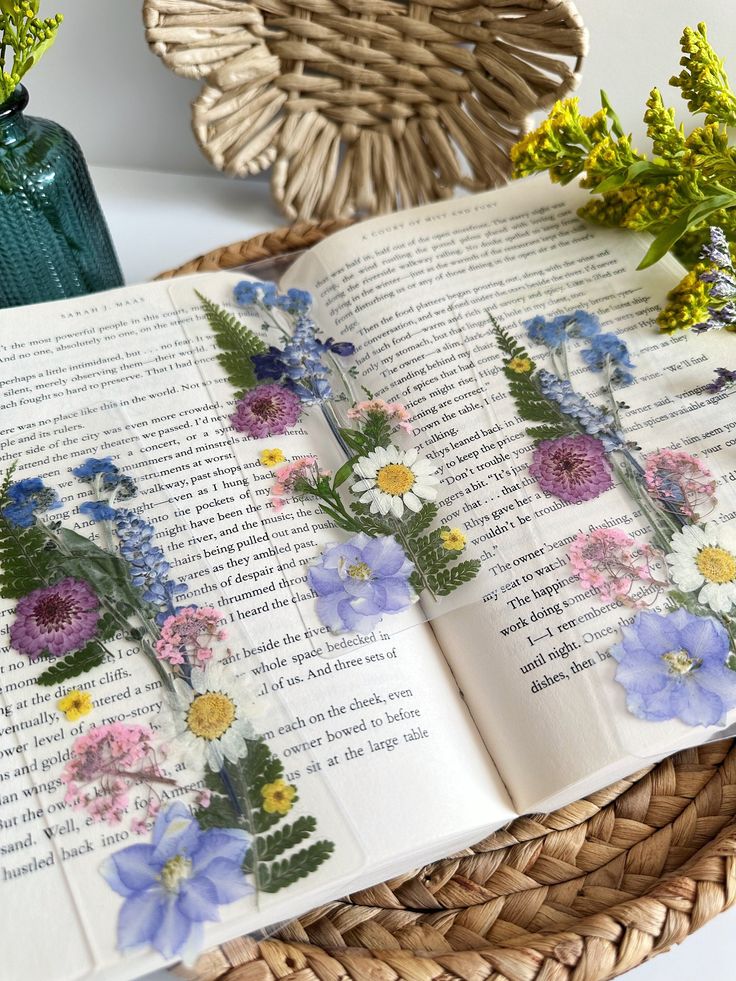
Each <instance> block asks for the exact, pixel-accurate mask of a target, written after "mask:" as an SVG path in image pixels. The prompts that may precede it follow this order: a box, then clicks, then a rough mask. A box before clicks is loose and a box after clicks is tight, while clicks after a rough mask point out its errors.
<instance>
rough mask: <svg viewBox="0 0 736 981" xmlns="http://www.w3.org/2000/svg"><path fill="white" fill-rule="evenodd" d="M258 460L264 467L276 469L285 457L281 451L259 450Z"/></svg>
mask: <svg viewBox="0 0 736 981" xmlns="http://www.w3.org/2000/svg"><path fill="white" fill-rule="evenodd" d="M258 459H259V460H260V462H261V463H262V464H263V466H264V467H276V466H278V465H279V463H283V462H284V461H285V460H286V457H285V456H284V454H283V451H282V450H279V449H273V450H261V452H260V454H259V456H258Z"/></svg>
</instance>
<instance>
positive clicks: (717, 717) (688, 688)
mask: <svg viewBox="0 0 736 981" xmlns="http://www.w3.org/2000/svg"><path fill="white" fill-rule="evenodd" d="M672 709H673V711H674V714H675V715H676V716H677V718H678V719H681V720H682V721H683V722H684V723H686V724H687V725H689V726H714V725H715V724H716V723H717V722H720V721H721V719H722V718H723V716H724V714H725V712H724V706H723V701H722V700H721V698H720V696H718V695H717V694H716V693H715V692H712V691H706V689H705V688H702V687H701V686H700V685H699V684H697V682H694V683H692V684H689V685H688V684H681V685H677V686H676V687H675V689H674V690H673V692H672Z"/></svg>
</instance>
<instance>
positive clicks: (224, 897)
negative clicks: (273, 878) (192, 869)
mask: <svg viewBox="0 0 736 981" xmlns="http://www.w3.org/2000/svg"><path fill="white" fill-rule="evenodd" d="M202 875H205V876H207V878H208V879H209V880H210V881H211V882H212V884H213V885H214V887H215V890H216V892H217V902H218V903H234V902H235V901H236V900H238V899H243V897H244V896H249V895H251V894H252V893H254V892H255V888H254V886H253V883H252V882H250V881H249V880H248V879H247V878H246V877H245V875H244V874H243V870H242V868H241V865H240V863H239V864H237V865H236V864H235V863H234V862H228V861H226V860H225V859H223V858H216V859H215V860H214V861H212V862H210V864H209V865H208V866H207V867H206V868H205V869H203V870H202Z"/></svg>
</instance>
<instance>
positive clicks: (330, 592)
mask: <svg viewBox="0 0 736 981" xmlns="http://www.w3.org/2000/svg"><path fill="white" fill-rule="evenodd" d="M413 571H414V565H413V563H412V562H410V561H409V560H408V559H407V557H406V555H405V554H404V550H403V549H402V547H401V545H399V543H398V542H397V541H396V539H395V538H394V537H393V536H391V535H383V536H381V537H380V538H369V537H368V535H365V534H363V533H362V532H361V533H360V534H358V535H354V536H353V537H352V538H351V539H350V540H349V541H347V542H345V544H344V545H333V546H332V548H328V549H326V550H325V552H324V553H323V555H322V557H321V559H320V561H319V564H315V565H312V566H310V568H309V571H308V573H307V579H308V580H309V585H310V586H311V587H312V589H313V590H314V591H315V593H316V594H317V597H318V598H317V615H318V616H319V618H320V620H321V621H322V623H324V624H325V626H327V627H329V628H330V630H331V631H332V633H333V634H341V633H345V632H346V631H350V630H354V631H356V632H357V633H360V634H368V633H370V632H371V630H373V628H374V627H375V626H376V624H377V623H379V622H380V620H381V618H382V617H383V614H384V613H402V612H403V611H404V610H406V609H408V608H409V606H411V604H412V603H413V602H414V600H415V598H416V597H415V595H414V592H413V590H412V588H411V586H410V584H409V577H410V576H411V574H412V572H413Z"/></svg>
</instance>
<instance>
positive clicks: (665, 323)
mask: <svg viewBox="0 0 736 981" xmlns="http://www.w3.org/2000/svg"><path fill="white" fill-rule="evenodd" d="M708 268H709V266H708V263H706V262H699V263H698V264H697V265H696V266H694V267H693V268H692V269H691V270H690V272H689V273H688V274H687V275H686V276H685V277H684V278H683V279H682V280H681V281H680V282H679V283H678V284H677V286H675V288H674V289H673V290H671V291H670V292H669V293H668V294H667V303H666V305H665V306H664V308H663V309H662V310H661V311H660V313H659V316H658V317H657V325H658V326H659V329H660V330H661V331H663V332H664V333H667V334H671V333H673V332H674V331H676V330H689V328H690V327H694V326H695V324H701V323H704V322H705V321H706V320H708V318H709V312H708V303H709V298H710V290H709V284H707V283H703V282H701V281H700V279H699V276H700V274H701V273H702V272H705V270H706V269H708Z"/></svg>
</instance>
